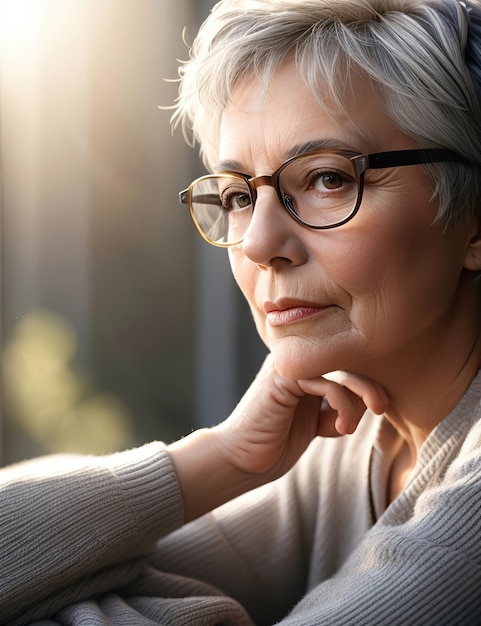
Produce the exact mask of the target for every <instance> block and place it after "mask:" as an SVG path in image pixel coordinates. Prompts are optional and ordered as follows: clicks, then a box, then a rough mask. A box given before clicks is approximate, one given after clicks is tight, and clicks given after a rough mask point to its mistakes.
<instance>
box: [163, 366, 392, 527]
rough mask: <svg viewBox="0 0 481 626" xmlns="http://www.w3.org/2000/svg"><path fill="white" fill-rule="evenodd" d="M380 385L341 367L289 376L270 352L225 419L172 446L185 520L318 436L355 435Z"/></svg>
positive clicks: (383, 399) (378, 401) (273, 473)
mask: <svg viewBox="0 0 481 626" xmlns="http://www.w3.org/2000/svg"><path fill="white" fill-rule="evenodd" d="M387 404H388V399H387V396H386V394H385V392H384V391H383V389H382V388H381V387H380V386H379V385H377V384H376V383H374V382H372V381H370V380H368V379H365V378H363V377H361V376H358V375H355V374H350V373H344V372H336V373H333V374H329V375H326V376H324V377H319V378H316V379H310V380H299V381H292V380H288V379H286V378H284V377H283V376H281V375H280V374H279V372H278V371H277V370H276V369H275V366H274V362H273V359H272V357H271V356H268V357H267V359H266V360H265V362H264V364H263V366H262V368H261V369H260V371H259V373H258V375H257V377H256V378H255V380H254V382H253V383H252V385H251V386H250V387H249V389H248V390H247V392H246V393H245V395H244V396H243V398H242V399H241V401H240V402H239V404H238V405H237V407H236V408H235V409H234V411H233V412H232V414H231V415H230V417H229V418H228V419H226V420H225V421H224V422H222V423H221V424H219V425H218V426H216V427H214V428H211V429H203V430H199V431H197V432H194V433H192V435H189V436H188V437H186V438H185V439H182V440H181V441H179V442H177V443H175V444H173V445H172V446H170V447H169V452H170V454H171V458H172V461H173V463H174V467H175V469H176V472H177V476H178V480H179V484H180V487H181V490H182V493H183V497H184V507H185V517H186V520H189V519H193V518H194V517H197V516H198V515H201V514H202V513H205V512H207V511H209V510H211V509H212V508H214V507H215V506H218V505H220V504H222V503H224V502H226V501H228V500H230V499H232V498H233V497H235V496H237V495H240V494H241V493H243V492H245V491H248V490H250V489H252V488H254V487H257V486H259V485H261V484H264V483H266V482H269V481H271V480H274V479H276V478H278V477H280V476H282V475H283V474H285V472H287V471H288V470H289V469H290V468H291V467H292V466H293V465H294V463H295V462H296V461H297V460H298V458H299V457H300V456H301V454H302V453H303V452H304V450H305V449H306V448H307V446H308V445H309V443H310V442H311V441H312V439H314V438H315V437H316V436H319V435H320V436H326V437H332V436H340V435H345V434H348V433H353V432H354V431H355V430H356V428H357V425H358V424H359V421H360V419H361V417H362V416H363V414H364V412H365V410H366V407H368V408H370V409H371V410H372V411H374V412H375V413H382V412H383V411H384V410H385V409H386V408H387Z"/></svg>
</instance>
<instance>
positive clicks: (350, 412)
mask: <svg viewBox="0 0 481 626" xmlns="http://www.w3.org/2000/svg"><path fill="white" fill-rule="evenodd" d="M298 384H299V386H300V387H301V389H302V390H303V391H304V392H306V393H308V394H310V395H318V396H323V398H324V399H325V402H323V403H321V408H320V413H319V427H318V434H319V435H321V436H328V437H329V436H331V437H332V436H335V435H346V434H351V433H353V432H354V431H355V430H356V428H357V426H358V424H359V421H360V420H361V417H362V416H363V415H364V412H365V411H366V405H365V404H364V401H363V400H362V398H360V397H359V396H358V395H356V394H355V393H354V392H352V391H351V390H350V389H348V388H347V387H344V386H343V385H340V384H339V383H337V382H333V381H330V380H326V379H324V378H318V379H311V380H302V381H298ZM326 403H327V404H326Z"/></svg>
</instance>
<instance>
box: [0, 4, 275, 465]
mask: <svg viewBox="0 0 481 626" xmlns="http://www.w3.org/2000/svg"><path fill="white" fill-rule="evenodd" d="M213 4H214V3H213V2H210V1H209V0H205V1H202V0H176V1H175V2H172V0H0V233H1V236H0V271H1V281H0V304H1V309H0V310H1V318H0V341H1V355H2V377H1V389H0V392H1V393H0V432H1V446H0V452H1V458H0V463H2V464H8V463H11V462H14V461H16V460H20V459H24V458H28V457H31V456H35V455H38V454H45V453H51V452H58V451H72V452H81V453H94V454H98V453H105V452H109V451H114V450H119V449H125V448H127V447H131V446H133V445H139V444H141V443H143V442H146V441H150V440H153V439H161V440H163V441H167V442H168V441H171V440H173V439H176V438H178V437H180V436H182V435H185V434H187V433H188V432H190V430H192V429H193V428H196V427H199V426H206V425H207V426H208V425H211V424H213V423H216V422H217V421H219V420H221V419H222V418H223V417H225V416H226V415H227V414H228V413H229V412H230V410H231V409H232V408H233V406H234V405H235V404H236V402H237V400H238V398H239V395H240V394H241V393H242V392H243V391H244V389H245V388H246V387H247V386H248V384H249V381H250V380H251V378H252V376H253V375H254V373H255V371H256V370H257V368H258V365H259V364H260V362H261V360H262V358H263V356H264V354H265V349H264V347H263V346H262V345H261V343H260V341H259V340H258V339H257V336H256V334H255V330H254V327H253V323H252V321H251V319H250V314H249V312H248V310H247V306H246V304H245V303H244V301H243V299H242V297H241V295H240V293H239V291H238V289H237V287H236V286H235V285H234V283H233V280H232V278H231V275H230V271H229V268H228V259H227V253H226V252H225V251H224V250H220V249H215V248H211V247H210V246H208V245H207V244H206V243H204V242H203V240H202V239H201V238H200V236H198V235H197V234H196V233H195V231H194V228H193V226H192V224H191V222H190V218H189V216H188V211H187V210H186V208H185V207H184V206H182V205H180V204H179V203H178V191H179V190H181V189H183V188H185V187H186V186H187V185H188V183H189V182H190V181H191V180H192V179H193V178H195V177H196V176H199V175H201V174H202V173H203V168H202V166H201V164H200V162H199V160H198V157H197V152H196V150H193V149H192V148H189V147H188V146H187V145H186V144H185V142H184V140H183V138H182V136H181V133H180V132H177V133H175V134H174V135H173V134H172V132H171V129H170V123H169V117H170V113H169V112H168V111H165V110H162V109H160V108H159V106H168V105H170V104H171V103H172V102H173V100H174V99H175V96H176V85H175V83H172V82H168V81H166V79H175V78H176V77H177V67H178V62H177V59H185V58H187V55H188V50H187V48H186V46H185V44H184V43H183V36H184V37H185V39H186V41H187V42H191V41H192V39H193V37H194V34H195V32H196V30H197V28H198V26H199V24H200V23H201V21H202V20H203V19H204V17H205V16H206V15H207V13H208V12H209V10H210V9H211V7H212V5H213ZM183 33H184V34H183Z"/></svg>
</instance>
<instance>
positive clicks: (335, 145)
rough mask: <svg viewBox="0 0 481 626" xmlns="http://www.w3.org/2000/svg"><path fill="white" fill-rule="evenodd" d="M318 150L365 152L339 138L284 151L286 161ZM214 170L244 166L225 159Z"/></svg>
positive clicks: (227, 170) (307, 143) (299, 145)
mask: <svg viewBox="0 0 481 626" xmlns="http://www.w3.org/2000/svg"><path fill="white" fill-rule="evenodd" d="M318 150H345V151H346V152H351V153H352V155H353V156H354V155H358V154H363V153H362V151H361V150H358V149H356V148H354V147H353V146H351V145H349V144H347V143H345V142H343V141H339V139H317V140H313V141H307V142H305V143H299V144H296V145H295V146H293V147H292V148H290V149H289V150H288V151H287V152H285V153H284V161H287V160H288V159H291V158H292V157H295V156H298V155H300V154H305V153H307V152H317V151H318ZM212 171H213V172H214V173H215V174H218V173H220V172H243V171H244V168H243V167H242V164H241V163H239V161H233V160H229V159H227V160H225V161H219V163H217V164H216V165H214V167H213V168H212Z"/></svg>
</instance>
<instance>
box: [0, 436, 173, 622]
mask: <svg viewBox="0 0 481 626" xmlns="http://www.w3.org/2000/svg"><path fill="white" fill-rule="evenodd" d="M0 481H1V482H0V492H1V496H0V497H1V499H2V510H1V513H0V523H1V528H2V533H1V538H0V547H1V554H2V559H1V562H0V579H1V580H2V593H1V594H0V597H1V601H0V621H3V620H6V619H7V618H11V617H12V616H13V615H16V614H17V613H18V612H22V611H23V610H25V607H26V606H28V605H30V604H34V603H36V602H40V601H41V600H42V599H43V598H45V597H47V596H48V595H51V594H54V593H55V592H56V591H57V590H58V589H62V588H66V587H68V586H69V585H74V584H75V583H76V581H79V580H80V579H82V580H86V579H88V577H89V576H90V575H93V574H94V573H95V572H96V571H99V570H101V569H102V568H105V567H106V566H108V565H112V564H115V563H119V562H121V561H122V560H126V559H129V558H132V557H134V556H136V555H138V554H142V553H143V552H145V551H146V550H148V549H149V547H150V546H151V545H152V543H153V542H154V541H155V540H156V539H157V538H158V537H160V536H161V535H163V534H167V533H168V532H170V531H171V530H173V529H174V528H176V527H178V526H179V525H180V524H181V523H182V505H181V498H180V493H179V491H178V487H177V482H176V480H175V475H174V472H173V469H172V465H171V462H170V459H169V457H168V455H167V454H166V453H165V452H164V451H163V446H162V445H161V444H150V445H148V446H144V447H142V448H140V449H138V450H132V451H128V452H123V453H119V454H115V455H111V456H107V457H99V458H96V457H74V456H71V457H53V458H46V459H41V460H39V461H35V462H31V463H27V464H22V465H20V466H18V467H13V468H5V469H4V470H2V471H1V472H0Z"/></svg>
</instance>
